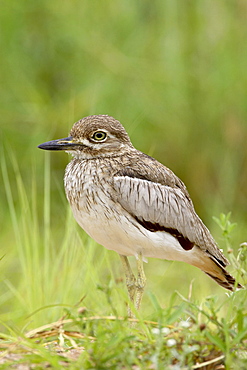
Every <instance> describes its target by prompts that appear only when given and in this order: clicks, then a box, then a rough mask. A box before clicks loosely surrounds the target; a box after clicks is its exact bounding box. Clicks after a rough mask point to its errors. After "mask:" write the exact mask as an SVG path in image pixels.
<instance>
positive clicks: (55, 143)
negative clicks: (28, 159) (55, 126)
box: [38, 136, 79, 150]
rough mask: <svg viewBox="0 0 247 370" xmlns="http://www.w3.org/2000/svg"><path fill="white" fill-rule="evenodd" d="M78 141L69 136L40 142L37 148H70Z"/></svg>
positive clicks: (76, 144)
mask: <svg viewBox="0 0 247 370" xmlns="http://www.w3.org/2000/svg"><path fill="white" fill-rule="evenodd" d="M78 145H79V143H77V142H75V141H73V137H72V136H69V137H66V138H64V139H58V140H52V141H47V142H46V143H43V144H40V145H39V146H38V148H40V149H44V150H71V149H72V148H74V147H75V146H78Z"/></svg>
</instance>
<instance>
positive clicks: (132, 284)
mask: <svg viewBox="0 0 247 370" xmlns="http://www.w3.org/2000/svg"><path fill="white" fill-rule="evenodd" d="M119 256H120V259H121V261H122V264H123V269H124V273H125V276H126V285H127V289H128V295H129V300H130V302H132V303H133V304H134V298H135V293H136V283H137V281H136V278H135V275H134V274H133V272H132V270H131V267H130V264H129V261H128V258H127V257H126V256H123V255H121V254H120V255H119ZM128 317H129V318H135V315H134V314H133V312H132V310H131V307H130V305H128Z"/></svg>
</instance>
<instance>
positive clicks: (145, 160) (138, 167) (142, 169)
mask: <svg viewBox="0 0 247 370" xmlns="http://www.w3.org/2000/svg"><path fill="white" fill-rule="evenodd" d="M115 176H123V177H129V178H133V179H134V178H136V179H140V180H146V181H150V182H152V183H156V184H160V185H164V186H167V187H170V188H171V189H180V190H181V192H182V193H183V194H184V196H185V197H186V198H187V199H188V200H189V201H190V202H191V199H190V196H189V193H188V190H187V188H186V186H185V184H184V183H183V181H182V180H181V179H180V178H179V177H178V176H176V175H175V173H174V172H173V171H172V170H170V169H169V168H168V167H166V166H165V165H163V164H162V163H160V162H159V161H157V160H156V159H155V158H153V157H150V156H149V155H147V154H145V153H142V152H139V151H136V152H135V153H134V154H132V155H131V154H130V155H129V156H127V157H125V158H124V159H123V160H122V166H121V169H118V170H117V171H116V173H115Z"/></svg>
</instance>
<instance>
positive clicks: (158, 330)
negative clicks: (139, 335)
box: [152, 328, 160, 335]
mask: <svg viewBox="0 0 247 370" xmlns="http://www.w3.org/2000/svg"><path fill="white" fill-rule="evenodd" d="M152 333H153V334H157V335H158V334H160V329H158V328H153V329H152Z"/></svg>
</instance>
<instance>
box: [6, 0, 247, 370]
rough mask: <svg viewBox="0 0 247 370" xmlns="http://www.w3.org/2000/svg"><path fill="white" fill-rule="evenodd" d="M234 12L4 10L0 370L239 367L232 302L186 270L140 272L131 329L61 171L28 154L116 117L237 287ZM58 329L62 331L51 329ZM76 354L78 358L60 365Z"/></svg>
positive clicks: (233, 5) (239, 236)
mask: <svg viewBox="0 0 247 370" xmlns="http://www.w3.org/2000/svg"><path fill="white" fill-rule="evenodd" d="M246 4H247V3H246V1H245V0H237V1H231V0H227V1H226V0H217V1H213V0H198V1H195V2H192V1H179V0H154V1H152V2H150V1H148V0H142V1H131V0H124V1H122V0H115V1H111V0H105V1H104V2H102V1H100V0H95V1H90V0H85V1H79V0H75V1H73V2H66V1H59V0H53V1H48V0H40V1H36V2H34V1H31V0H27V1H13V2H9V1H7V0H4V1H3V2H2V4H1V12H0V23H1V27H2V29H1V33H0V42H1V49H2V50H3V51H4V52H3V53H2V57H1V65H0V72H1V83H0V91H1V98H2V99H1V100H0V113H1V120H2V125H1V127H0V135H1V139H2V140H1V142H2V145H1V151H0V155H1V174H0V183H1V185H2V186H0V204H1V212H0V224H1V233H0V248H1V251H0V257H1V260H0V263H1V268H0V277H1V294H0V319H1V325H0V332H1V335H0V336H1V340H0V345H1V351H2V353H1V354H2V355H3V354H5V355H6V354H9V355H10V357H9V361H8V362H6V363H2V362H1V361H0V367H2V368H4V367H5V368H9V367H10V361H11V358H12V359H13V360H14V361H15V362H17V361H18V355H19V356H20V357H19V362H20V363H23V362H25V361H26V362H27V363H29V364H31V363H33V364H36V367H37V368H44V367H45V366H46V365H47V364H51V367H53V368H64V367H66V368H71V369H82V368H85V369H92V368H97V369H106V368H112V369H115V368H117V367H119V368H131V367H132V368H134V369H136V368H138V367H139V368H141V369H142V368H143V369H146V368H152V369H163V368H171V369H173V370H175V369H176V368H193V366H194V368H196V367H195V366H197V365H196V362H197V361H198V362H200V363H203V362H205V361H211V360H213V359H215V358H217V357H219V358H220V360H219V361H222V356H224V359H223V361H224V363H225V364H226V365H225V366H226V367H227V368H228V369H230V368H236V369H245V368H246V325H247V322H246V321H247V319H246V314H247V313H246V304H245V302H246V291H244V290H243V291H240V292H236V293H234V294H232V295H227V294H226V292H225V291H224V290H223V289H221V288H220V287H218V286H217V285H216V284H215V283H214V282H213V281H211V279H209V278H208V277H207V276H205V275H204V274H202V273H201V272H200V271H199V270H197V269H195V268H193V267H191V266H187V265H186V264H182V263H178V262H167V261H162V260H161V261H159V260H155V259H150V260H149V262H148V264H146V265H145V271H146V275H147V279H148V280H147V287H146V291H145V296H144V299H143V304H142V310H141V312H140V315H139V317H138V318H139V320H140V323H139V324H138V325H137V326H136V328H133V329H131V330H130V328H129V325H128V322H127V319H126V307H125V303H124V302H126V300H127V294H126V289H125V283H124V281H123V273H122V270H121V267H120V261H119V258H118V256H117V254H116V253H114V252H111V251H106V250H105V249H104V248H103V247H101V246H98V245H97V244H96V243H94V242H93V241H92V240H90V239H89V238H88V237H87V236H86V235H85V233H84V232H83V231H82V230H80V228H79V227H78V226H77V225H76V223H75V221H74V220H73V218H72V215H71V211H70V209H69V206H68V204H67V202H66V199H65V195H64V191H63V185H62V179H63V173H64V167H65V165H66V163H67V162H68V158H67V156H66V155H63V154H61V153H60V154H53V155H49V154H48V153H43V152H41V151H39V150H38V149H37V148H36V146H37V145H38V144H40V143H41V142H44V141H46V140H51V139H56V138H59V137H65V136H66V135H67V133H68V131H69V130H70V128H71V125H72V124H73V122H75V121H77V120H78V119H80V118H81V117H83V116H86V115H88V114H99V113H104V114H110V115H112V116H114V117H116V118H117V119H119V120H120V121H121V122H122V123H123V124H124V126H125V127H126V129H127V131H128V132H129V134H130V136H131V139H132V142H133V144H134V145H135V146H136V147H137V148H138V149H140V150H142V151H144V152H146V153H147V154H150V155H152V156H154V157H156V158H157V159H159V160H160V161H161V162H162V163H164V164H165V165H167V166H168V167H170V168H171V169H172V170H173V171H174V172H175V173H176V174H177V175H178V176H179V177H180V178H181V179H182V180H183V181H184V182H185V184H186V186H187V188H188V190H189V192H190V195H191V197H192V199H193V201H194V204H195V208H196V210H197V212H198V214H199V215H200V216H201V217H202V219H203V220H204V221H205V223H206V225H207V226H208V227H209V228H210V230H211V231H212V234H213V235H214V237H215V238H216V240H217V242H218V243H219V245H220V247H221V248H223V249H224V252H225V254H226V255H227V257H228V258H229V259H230V262H231V266H230V271H231V272H232V273H233V274H234V275H235V276H237V277H239V278H240V280H241V282H244V283H245V282H246V270H247V267H246V247H244V246H243V248H241V249H239V248H240V244H242V243H244V242H246V223H247V212H246V208H247V195H246V178H247V165H246V158H247V146H246V139H247V125H246V121H247V109H246V96H247V81H246V76H247V75H246V65H247V43H246V32H247V23H246V12H247V5H246ZM230 211H231V218H229V212H230ZM221 213H223V215H225V216H219V215H220V214H221ZM213 216H216V217H217V218H218V219H219V220H218V221H217V222H215V221H213V218H212V217H213ZM231 220H232V221H231ZM231 222H232V223H231ZM234 223H236V224H237V225H236V226H235V227H234V226H232V225H233V224H234ZM131 263H132V264H133V266H134V261H133V260H132V261H131ZM81 307H86V311H85V310H84V309H80V308H81ZM78 310H79V311H78ZM79 312H84V313H83V314H82V313H79ZM109 315H113V316H114V318H112V319H111V320H109V319H107V317H109ZM117 317H123V318H124V320H119V319H117ZM61 318H63V320H64V321H65V320H70V321H69V322H67V321H66V323H65V322H63V324H62V325H60V329H58V326H57V325H56V324H53V325H52V323H54V322H57V321H58V320H59V319H61ZM145 320H146V321H145ZM150 322H153V323H150ZM184 322H187V323H189V327H187V326H186V325H187V324H186V325H184V324H183V323H184ZM45 325H48V329H46V331H47V332H48V333H46V334H45V333H43V332H42V329H40V330H38V328H42V327H43V326H45ZM163 328H165V329H163ZM167 328H169V332H168V330H167ZM31 330H36V337H35V338H32V339H31V338H27V333H30V331H31ZM63 330H64V331H63ZM49 331H50V333H49ZM72 331H73V332H74V335H75V336H73V333H71V332H72ZM91 337H93V338H95V339H93V338H91ZM169 339H174V340H175V341H176V342H174V341H173V342H172V341H170V342H167V341H168V340H169ZM172 343H173V345H172ZM76 346H78V347H79V348H78V349H77V350H75V353H77V354H78V353H80V352H81V356H80V358H78V359H74V360H69V359H68V358H67V359H65V360H64V359H63V358H61V356H60V355H59V353H60V352H61V351H62V352H63V353H64V354H67V353H68V354H70V355H72V354H73V351H72V350H73V348H75V347H76ZM82 347H83V348H84V350H83V349H82ZM5 351H6V352H5ZM59 351H60V352H59ZM76 351H77V352H76ZM11 355H12V356H14V357H11ZM16 356H17V357H16ZM75 357H76V354H75ZM6 358H7V357H6V356H5V359H6ZM62 361H68V362H66V364H65V363H63V362H62ZM176 366H177V367H176ZM205 366H206V365H205ZM210 366H211V368H212V369H214V368H215V366H217V365H216V363H214V362H212V363H211V364H209V365H208V368H210Z"/></svg>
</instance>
